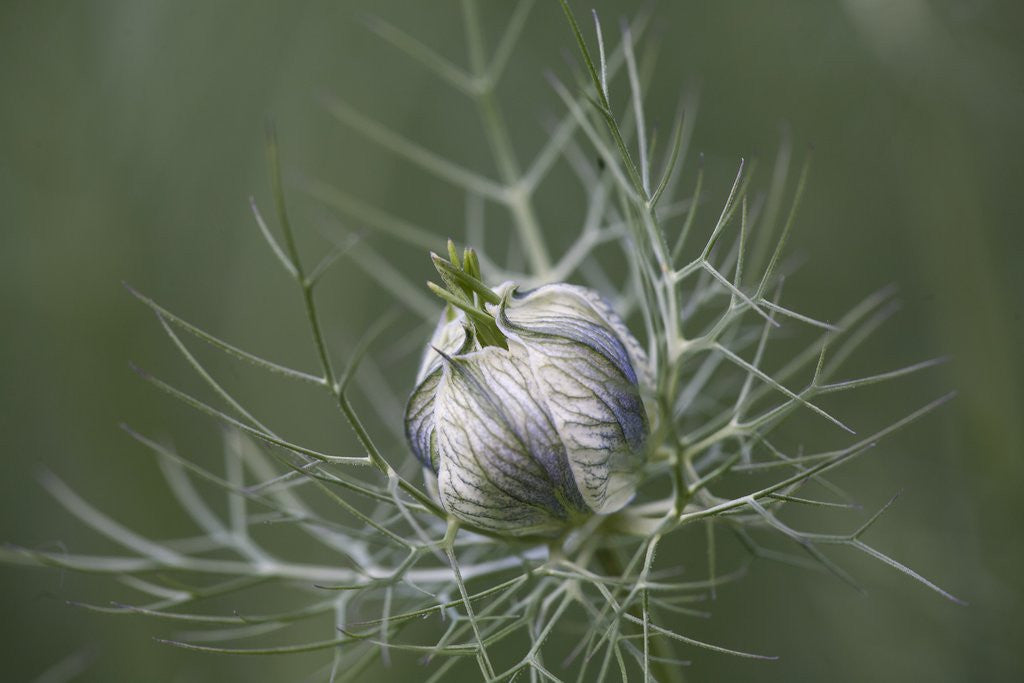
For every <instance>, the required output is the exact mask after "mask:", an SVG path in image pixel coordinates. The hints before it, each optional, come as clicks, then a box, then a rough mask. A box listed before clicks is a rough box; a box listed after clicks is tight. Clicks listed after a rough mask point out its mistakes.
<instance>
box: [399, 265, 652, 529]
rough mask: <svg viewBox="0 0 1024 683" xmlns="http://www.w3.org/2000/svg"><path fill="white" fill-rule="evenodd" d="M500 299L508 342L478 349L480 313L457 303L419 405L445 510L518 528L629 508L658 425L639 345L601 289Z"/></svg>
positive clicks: (554, 288) (411, 414) (410, 427)
mask: <svg viewBox="0 0 1024 683" xmlns="http://www.w3.org/2000/svg"><path fill="white" fill-rule="evenodd" d="M495 294H496V295H497V299H498V302H497V303H494V304H487V305H486V308H485V310H486V313H487V314H488V315H489V316H490V317H491V318H492V320H493V321H494V325H495V326H496V328H497V330H498V331H499V332H500V334H501V335H502V337H503V341H504V347H502V346H499V345H484V344H481V343H480V341H479V338H478V337H479V335H477V334H476V332H475V326H474V324H473V321H472V315H467V314H466V313H464V312H463V311H461V310H458V309H455V310H453V309H452V308H447V309H446V311H445V313H444V314H443V315H442V318H441V321H440V322H439V324H438V327H437V329H436V331H435V333H434V336H433V338H432V339H431V341H430V344H429V345H428V347H427V350H426V352H425V354H424V361H423V364H422V366H421V369H420V374H419V377H418V378H417V379H418V381H417V387H416V389H415V390H414V391H413V394H412V397H411V398H410V400H409V404H408V409H407V412H406V434H407V436H408V439H409V443H410V446H411V447H412V451H413V453H414V454H415V455H416V457H418V458H419V459H420V461H421V462H423V464H424V465H426V466H427V467H429V468H430V469H431V471H432V472H433V473H434V474H435V475H436V476H437V489H438V495H439V498H440V501H441V504H442V505H443V506H444V507H445V509H446V510H447V511H448V512H449V513H450V514H451V515H453V516H454V517H456V518H458V519H461V520H463V521H466V522H469V523H471V524H473V525H475V526H477V527H480V528H483V529H487V530H489V531H493V532H497V533H503V534H509V535H525V534H545V533H554V532H557V531H558V530H559V529H561V528H563V527H565V526H566V525H567V524H571V523H573V521H575V520H578V519H580V518H582V517H585V516H587V515H590V514H592V513H608V512H613V511H615V510H617V509H619V508H621V507H622V506H623V505H625V504H626V503H627V502H628V501H629V499H630V498H631V497H632V496H633V493H634V491H635V489H636V485H637V482H638V478H639V470H640V467H641V466H642V465H643V462H644V454H645V445H646V440H647V435H648V432H649V423H648V417H647V412H646V410H645V406H644V402H643V398H642V396H641V385H642V384H643V383H645V382H647V375H648V369H647V360H646V357H645V355H644V353H643V351H642V349H641V348H640V345H639V343H638V342H637V341H636V339H635V338H634V337H633V336H632V335H631V334H630V332H629V330H628V329H627V328H626V326H625V324H624V323H623V322H622V320H621V319H620V318H619V317H618V316H617V315H616V314H615V313H614V312H613V311H612V310H611V308H610V307H609V306H608V305H607V304H606V303H605V302H604V300H603V299H601V297H600V296H599V295H598V294H597V293H596V292H594V291H592V290H589V289H586V288H583V287H577V286H573V285H568V284H552V285H546V286H543V287H540V288H538V289H535V290H532V291H529V292H523V293H520V292H518V291H517V287H516V285H514V284H511V283H508V284H505V285H502V286H501V287H499V288H497V289H496V290H495Z"/></svg>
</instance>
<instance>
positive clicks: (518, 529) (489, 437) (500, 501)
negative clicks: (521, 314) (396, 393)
mask: <svg viewBox="0 0 1024 683" xmlns="http://www.w3.org/2000/svg"><path fill="white" fill-rule="evenodd" d="M540 393H541V392H540V388H539V387H538V386H537V384H536V381H535V380H534V378H533V376H532V372H531V369H530V366H529V363H528V361H527V359H526V357H525V354H524V351H523V349H522V348H517V347H515V346H513V345H510V348H509V349H508V350H505V349H500V348H497V347H493V346H491V347H487V348H484V349H482V350H481V351H476V352H473V353H469V354H466V355H463V356H457V357H454V358H451V359H450V360H447V361H446V362H445V365H444V374H443V377H442V379H441V382H440V387H439V388H438V392H437V404H436V407H435V419H436V429H437V432H436V433H437V451H438V455H439V463H440V467H439V470H438V489H439V491H440V496H441V502H442V504H443V505H444V506H445V508H446V509H447V510H448V511H449V512H451V513H452V514H453V515H455V516H456V517H459V518H461V519H464V520H466V521H470V522H472V523H474V524H477V525H479V526H481V527H484V528H487V529H491V530H495V531H503V532H506V533H517V534H528V533H545V532H547V531H551V530H554V529H557V528H560V527H561V526H563V525H564V524H565V522H566V521H567V520H568V519H569V518H570V517H572V516H574V515H575V514H578V513H583V512H585V511H586V506H585V505H584V502H583V499H582V497H581V496H580V492H579V490H578V489H577V487H576V484H575V482H574V476H573V472H572V470H571V469H570V467H569V463H568V459H567V457H566V452H565V449H564V447H563V446H562V443H561V440H560V438H559V434H558V432H557V430H556V429H555V426H554V425H553V424H552V420H551V418H550V416H549V415H548V414H547V413H546V412H545V409H544V405H543V403H541V402H538V401H537V398H536V397H537V396H538V395H539V394H540Z"/></svg>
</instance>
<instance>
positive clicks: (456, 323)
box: [405, 307, 471, 474]
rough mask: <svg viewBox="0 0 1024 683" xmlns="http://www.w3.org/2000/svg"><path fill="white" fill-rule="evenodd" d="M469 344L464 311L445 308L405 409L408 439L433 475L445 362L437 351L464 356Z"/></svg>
mask: <svg viewBox="0 0 1024 683" xmlns="http://www.w3.org/2000/svg"><path fill="white" fill-rule="evenodd" d="M470 341H471V340H470V338H469V335H468V334H466V328H465V315H464V314H463V313H462V312H461V311H455V312H454V313H453V312H452V311H451V308H450V307H445V311H444V312H443V313H442V314H441V320H440V321H439V322H438V324H437V327H436V328H435V329H434V335H433V336H432V337H431V339H430V343H429V344H427V348H426V350H425V352H424V354H423V360H422V361H421V363H420V371H419V375H418V377H417V379H416V388H415V389H414V390H413V392H412V395H411V396H410V397H409V402H408V403H407V404H406V407H405V437H406V439H408V441H409V446H410V448H412V452H413V455H415V456H416V458H417V459H418V460H419V461H420V462H422V463H423V464H424V465H425V466H426V467H429V468H430V469H432V470H433V471H434V474H437V452H436V447H435V443H436V438H435V436H434V402H435V397H436V394H437V387H438V385H439V383H440V381H441V361H442V356H441V354H440V353H438V351H440V352H441V353H444V354H445V355H449V356H454V355H457V354H460V353H465V352H466V351H468V350H469V345H470Z"/></svg>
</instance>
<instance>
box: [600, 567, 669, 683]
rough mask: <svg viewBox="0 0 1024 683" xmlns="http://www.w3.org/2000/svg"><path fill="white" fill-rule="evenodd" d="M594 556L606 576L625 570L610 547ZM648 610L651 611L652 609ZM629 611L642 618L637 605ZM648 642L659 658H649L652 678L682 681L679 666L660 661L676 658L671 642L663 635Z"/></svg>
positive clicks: (620, 574) (618, 573) (619, 573)
mask: <svg viewBox="0 0 1024 683" xmlns="http://www.w3.org/2000/svg"><path fill="white" fill-rule="evenodd" d="M594 558H595V559H596V560H597V563H598V564H599V565H601V569H602V570H603V571H604V573H605V574H607V575H608V576H622V574H623V573H624V571H625V568H624V567H623V566H622V562H621V561H620V560H619V557H618V555H616V554H615V551H614V550H612V549H611V548H607V547H601V548H598V549H597V550H596V551H595V552H594ZM650 611H651V612H652V613H653V610H650ZM629 613H630V614H632V615H633V616H634V617H636V618H637V619H643V612H642V610H641V609H639V608H638V607H637V606H634V607H632V608H631V609H630V610H629ZM649 642H650V645H651V650H653V652H654V655H655V656H656V657H658V658H659V659H652V660H650V665H651V673H652V674H653V675H654V678H655V679H656V680H658V681H665V682H668V683H684V681H685V680H686V679H685V677H684V676H683V672H682V671H680V670H679V667H677V666H673V665H672V664H671V663H670V662H667V661H661V660H662V659H666V660H672V659H675V658H676V653H675V648H673V647H672V643H671V642H669V641H668V640H665V638H663V637H660V638H659V637H654V638H651V639H650V641H649Z"/></svg>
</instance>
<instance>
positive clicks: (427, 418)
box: [405, 350, 441, 474]
mask: <svg viewBox="0 0 1024 683" xmlns="http://www.w3.org/2000/svg"><path fill="white" fill-rule="evenodd" d="M431 353H434V352H433V350H432V351H431ZM434 355H435V356H436V355H437V354H436V353H434ZM438 358H440V356H438ZM440 382H441V368H440V367H437V368H435V369H434V371H433V372H431V373H430V374H429V375H427V376H426V378H424V380H423V381H422V382H420V384H419V386H417V387H416V389H414V390H413V392H412V396H410V397H409V402H408V403H407V404H406V406H405V438H406V439H407V440H408V441H409V447H410V448H411V449H412V453H413V455H415V456H416V458H417V459H418V460H419V461H420V462H422V463H423V465H424V466H426V467H429V468H430V469H432V470H433V471H434V474H437V453H436V449H435V448H434V445H435V443H436V439H435V437H434V405H435V403H436V401H435V398H436V395H437V387H438V385H439V384H440Z"/></svg>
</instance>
